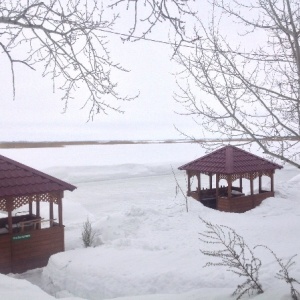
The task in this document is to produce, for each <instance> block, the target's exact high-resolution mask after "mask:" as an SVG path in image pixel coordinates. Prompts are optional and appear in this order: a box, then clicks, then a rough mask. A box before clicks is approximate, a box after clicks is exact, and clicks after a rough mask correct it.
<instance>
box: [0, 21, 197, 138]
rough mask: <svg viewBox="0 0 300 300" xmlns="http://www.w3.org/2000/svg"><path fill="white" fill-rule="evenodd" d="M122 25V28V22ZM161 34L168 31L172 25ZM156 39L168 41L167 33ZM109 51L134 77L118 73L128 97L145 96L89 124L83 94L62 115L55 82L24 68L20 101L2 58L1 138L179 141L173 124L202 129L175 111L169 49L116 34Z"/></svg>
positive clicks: (1, 56) (20, 75)
mask: <svg viewBox="0 0 300 300" xmlns="http://www.w3.org/2000/svg"><path fill="white" fill-rule="evenodd" d="M121 25H122V24H121ZM161 26H164V27H160V28H159V29H158V30H161V32H165V33H167V32H168V29H169V27H168V25H167V24H165V25H161ZM154 37H155V38H158V37H160V38H161V39H164V40H167V39H168V37H167V34H161V36H160V35H157V32H156V34H155V33H154ZM109 40H110V45H109V47H110V50H111V54H112V57H113V58H114V60H115V61H118V62H120V63H121V64H122V65H123V66H124V67H125V68H127V69H129V70H131V71H130V73H126V74H118V75H117V77H115V81H117V82H118V84H119V91H120V92H121V93H122V92H123V94H125V95H127V94H129V95H135V94H136V93H140V96H139V98H138V99H136V100H134V101H132V102H130V103H124V104H122V103H121V104H122V108H123V109H124V110H125V113H124V114H118V113H114V112H110V113H109V115H107V116H106V115H97V116H95V118H94V120H93V121H90V122H87V120H88V110H86V109H81V106H82V104H83V102H81V101H80V100H81V99H80V93H78V95H77V98H76V99H75V100H74V102H73V103H70V104H69V108H68V110H67V112H66V113H63V109H64V103H63V102H62V101H61V100H60V94H59V91H56V92H55V93H53V92H52V90H53V89H52V82H51V80H50V78H47V77H45V78H42V77H41V73H40V72H38V71H32V70H30V69H28V68H26V67H25V66H18V67H17V68H16V99H15V100H14V101H13V96H12V76H11V72H10V65H9V62H8V60H7V57H6V56H5V55H4V54H0V65H1V70H0V80H1V96H0V97H1V110H0V120H1V127H0V140H2V141H19V140H113V139H168V138H180V137H181V136H180V134H179V133H178V132H177V131H176V130H175V129H174V125H175V126H177V127H179V128H180V129H182V130H184V131H187V132H189V133H190V132H191V131H193V134H194V133H196V132H197V131H198V130H199V129H198V128H196V126H195V125H194V123H193V122H192V121H191V120H189V119H188V118H186V117H182V116H178V115H177V114H176V113H175V112H174V111H180V110H181V107H180V106H179V105H176V103H175V102H174V100H173V97H172V95H173V92H174V90H175V89H176V84H175V78H174V76H173V75H172V74H173V73H174V72H175V71H176V67H175V63H174V62H172V61H171V60H170V58H171V55H172V50H171V49H170V47H169V46H168V45H163V44H157V43H152V42H148V41H140V42H135V43H125V44H123V43H122V42H120V37H118V36H114V35H111V36H109Z"/></svg>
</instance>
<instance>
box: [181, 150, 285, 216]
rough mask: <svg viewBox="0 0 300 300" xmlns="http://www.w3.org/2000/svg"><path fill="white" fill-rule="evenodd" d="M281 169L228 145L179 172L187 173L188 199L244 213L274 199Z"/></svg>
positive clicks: (211, 206)
mask: <svg viewBox="0 0 300 300" xmlns="http://www.w3.org/2000/svg"><path fill="white" fill-rule="evenodd" d="M280 168H282V166H280V165H277V164H275V163H272V162H270V161H267V160H265V159H263V158H260V157H258V156H256V155H253V154H251V153H249V152H246V151H244V150H241V149H239V148H237V147H234V146H226V147H223V148H221V149H219V150H216V151H214V152H213V153H211V154H208V155H206V156H203V157H201V158H199V159H197V160H194V161H192V162H190V163H188V164H185V165H183V166H181V167H180V168H179V169H180V170H186V173H187V176H188V191H187V195H188V196H190V197H193V198H194V199H196V200H198V201H200V202H201V203H203V205H205V206H207V207H210V208H214V209H218V210H221V211H227V212H245V211H247V210H250V209H252V208H254V207H256V206H257V205H259V204H260V203H261V202H262V201H263V200H264V199H266V198H268V197H274V173H275V169H280ZM266 178H267V179H268V181H269V182H268V185H269V187H267V188H265V183H266ZM263 179H264V180H263Z"/></svg>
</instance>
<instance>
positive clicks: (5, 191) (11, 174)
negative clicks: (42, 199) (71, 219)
mask: <svg viewBox="0 0 300 300" xmlns="http://www.w3.org/2000/svg"><path fill="white" fill-rule="evenodd" d="M74 189H76V186H74V185H71V184H69V183H67V182H64V181H62V180H59V179H57V178H55V177H52V176H50V175H47V174H45V173H43V172H40V171H38V170H35V169H33V168H30V167H28V166H25V165H23V164H20V163H18V162H16V161H14V160H12V159H9V158H7V157H5V156H2V155H0V197H8V196H22V195H31V194H42V193H48V192H53V191H65V190H69V191H73V190H74Z"/></svg>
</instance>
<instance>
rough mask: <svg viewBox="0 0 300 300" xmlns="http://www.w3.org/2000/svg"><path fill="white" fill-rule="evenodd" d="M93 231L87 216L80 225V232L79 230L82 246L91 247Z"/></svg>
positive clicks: (93, 237) (93, 238)
mask: <svg viewBox="0 0 300 300" xmlns="http://www.w3.org/2000/svg"><path fill="white" fill-rule="evenodd" d="M95 234H96V233H95V232H94V230H93V228H92V224H91V222H90V220H89V218H87V220H86V221H85V222H84V223H83V226H82V232H81V238H82V242H83V245H84V247H86V248H87V247H91V246H93V245H94V240H95Z"/></svg>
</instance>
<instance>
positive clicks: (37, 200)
mask: <svg viewBox="0 0 300 300" xmlns="http://www.w3.org/2000/svg"><path fill="white" fill-rule="evenodd" d="M35 203H36V207H35V214H36V217H37V218H39V217H40V215H41V210H40V197H39V195H36V200H35ZM36 228H37V229H41V224H40V223H37V224H36Z"/></svg>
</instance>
